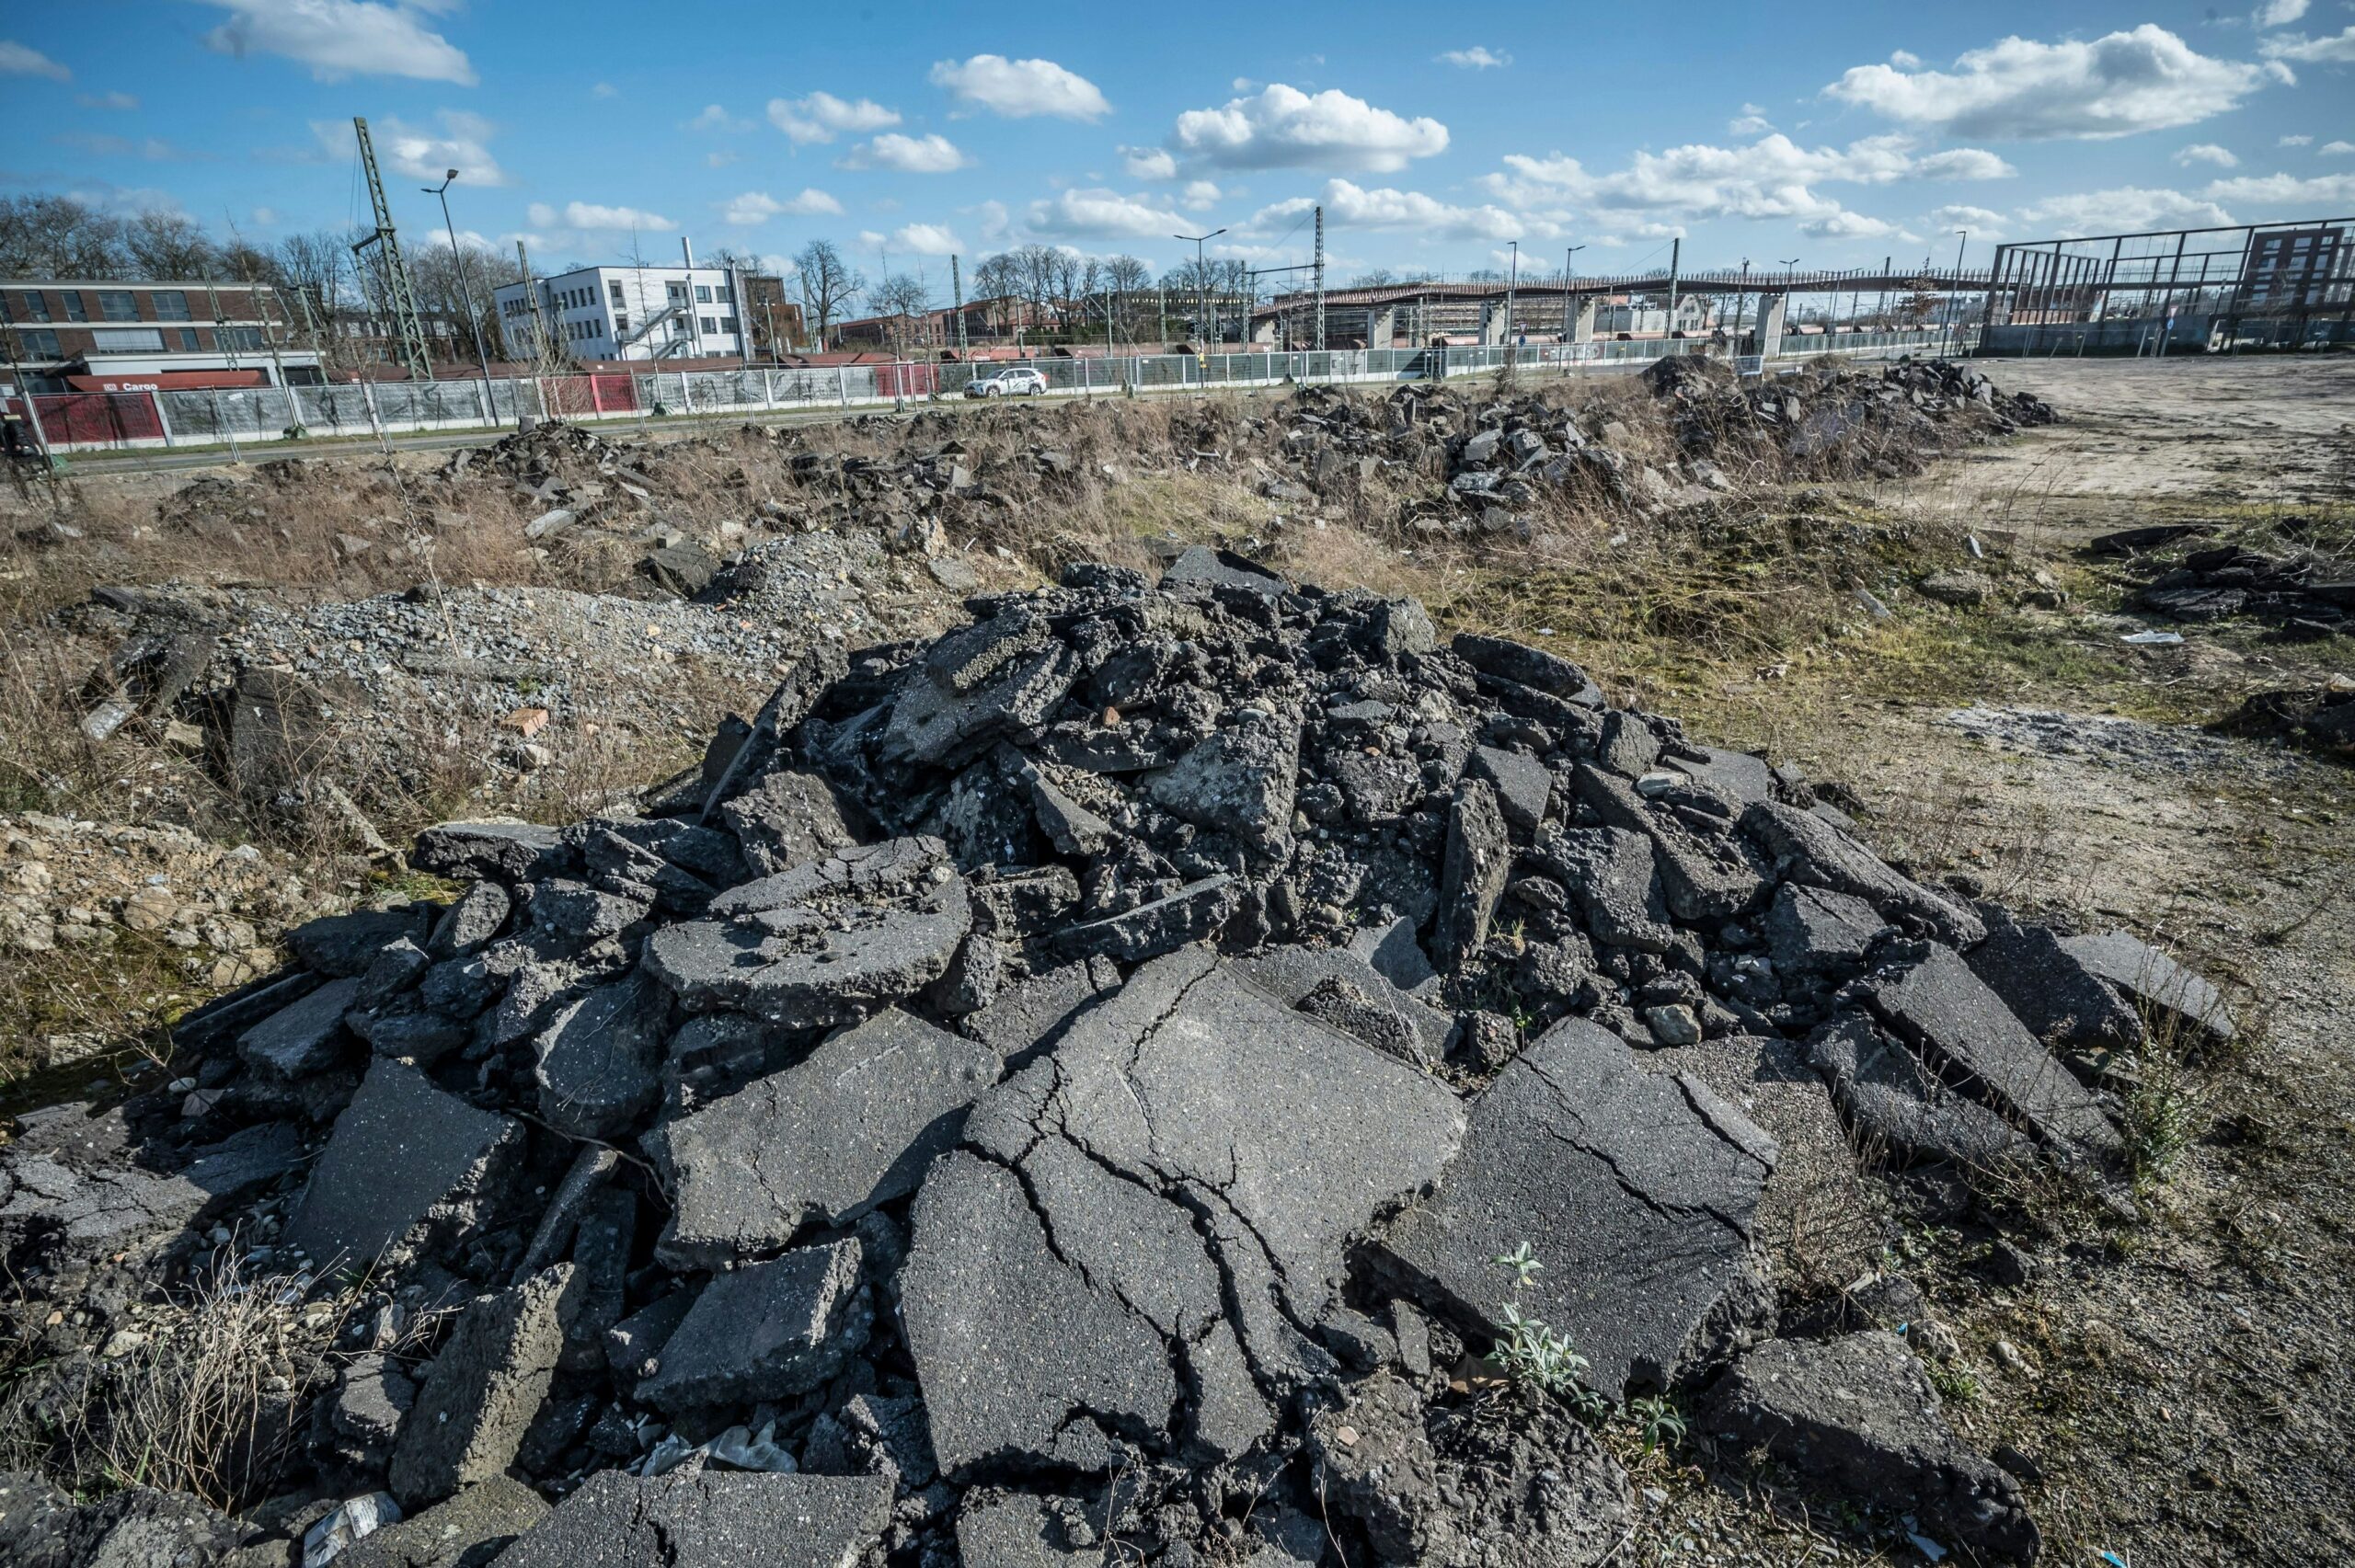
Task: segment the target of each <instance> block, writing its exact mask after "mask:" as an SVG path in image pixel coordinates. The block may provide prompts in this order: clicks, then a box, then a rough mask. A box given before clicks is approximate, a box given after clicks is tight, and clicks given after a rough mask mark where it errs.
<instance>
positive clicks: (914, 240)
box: [891, 223, 965, 256]
mask: <svg viewBox="0 0 2355 1568" xmlns="http://www.w3.org/2000/svg"><path fill="white" fill-rule="evenodd" d="M891 248H892V249H893V250H908V251H913V252H914V253H915V254H916V255H918V256H951V255H954V254H955V253H957V252H958V251H960V250H962V249H964V248H965V247H964V246H962V245H959V243H958V241H957V236H956V235H954V234H951V233H950V232H949V231H948V229H947V228H945V227H943V226H942V225H941V224H938V223H909V224H907V225H906V226H904V227H902V228H900V229H897V230H895V231H893V233H892V235H891Z"/></svg>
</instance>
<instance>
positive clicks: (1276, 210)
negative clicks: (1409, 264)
mask: <svg viewBox="0 0 2355 1568" xmlns="http://www.w3.org/2000/svg"><path fill="white" fill-rule="evenodd" d="M1319 201H1321V203H1322V205H1323V206H1324V208H1325V223H1326V225H1327V227H1328V228H1342V229H1413V230H1416V231H1417V232H1419V233H1420V234H1424V235H1431V236H1433V237H1435V238H1441V239H1482V240H1509V239H1522V238H1524V237H1527V236H1529V235H1533V234H1534V235H1551V234H1552V232H1553V225H1552V223H1550V222H1548V221H1546V220H1545V219H1542V218H1541V219H1533V218H1530V217H1527V216H1524V215H1522V214H1521V213H1517V212H1507V211H1506V210H1505V209H1504V208H1502V207H1498V206H1494V205H1488V204H1484V205H1481V206H1477V207H1461V206H1457V205H1455V204H1453V203H1452V202H1447V201H1442V200H1439V199H1438V198H1437V197H1433V196H1427V195H1425V194H1424V193H1423V192H1421V191H1419V190H1399V189H1395V188H1392V187H1389V186H1383V187H1379V188H1377V189H1366V188H1364V187H1363V186H1360V185H1355V184H1352V183H1351V182H1350V181H1349V180H1346V179H1333V180H1327V182H1326V184H1325V191H1324V194H1323V196H1322V197H1321V198H1319V199H1318V200H1310V199H1309V198H1307V197H1305V196H1296V197H1293V198H1292V200H1287V201H1278V202H1276V203H1274V204H1273V205H1271V206H1267V207H1262V208H1260V209H1259V211H1258V212H1254V213H1253V214H1252V215H1251V218H1250V222H1249V223H1247V224H1246V228H1247V229H1250V230H1254V231H1257V232H1258V233H1262V234H1265V233H1268V232H1269V231H1271V230H1273V229H1275V228H1276V227H1277V226H1278V225H1280V224H1289V223H1296V222H1297V221H1298V220H1299V219H1300V218H1301V217H1302V216H1304V214H1305V213H1306V212H1308V210H1309V209H1310V208H1311V207H1313V206H1315V205H1318V204H1319Z"/></svg>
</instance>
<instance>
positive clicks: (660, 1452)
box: [638, 1421, 799, 1476]
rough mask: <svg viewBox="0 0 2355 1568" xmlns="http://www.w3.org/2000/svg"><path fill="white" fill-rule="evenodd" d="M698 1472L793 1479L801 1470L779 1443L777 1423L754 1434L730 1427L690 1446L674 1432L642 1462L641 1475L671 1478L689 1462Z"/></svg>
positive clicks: (745, 1428) (747, 1429)
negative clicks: (712, 1469) (766, 1473)
mask: <svg viewBox="0 0 2355 1568" xmlns="http://www.w3.org/2000/svg"><path fill="white" fill-rule="evenodd" d="M690 1459H693V1460H695V1461H696V1468H697V1469H701V1468H703V1467H704V1466H706V1465H710V1466H716V1467H718V1469H721V1470H752V1471H772V1472H774V1473H776V1474H779V1475H790V1474H792V1473H793V1472H794V1471H796V1470H797V1469H798V1468H799V1467H798V1466H797V1465H796V1464H795V1463H794V1462H793V1456H792V1455H791V1454H789V1453H787V1451H786V1450H785V1449H784V1448H782V1447H781V1446H780V1445H779V1444H778V1443H777V1441H776V1423H775V1422H774V1421H772V1422H770V1423H769V1424H768V1425H765V1426H764V1427H762V1428H761V1429H760V1430H759V1431H758V1432H754V1431H753V1430H752V1429H751V1428H750V1427H746V1426H730V1427H729V1429H728V1430H727V1431H725V1432H722V1433H721V1434H719V1436H717V1437H713V1438H711V1439H709V1440H708V1441H706V1442H703V1443H698V1444H693V1445H690V1444H689V1443H688V1442H687V1440H686V1439H685V1438H684V1437H682V1436H679V1435H678V1434H677V1433H675V1432H673V1433H672V1434H671V1435H670V1436H667V1437H665V1438H663V1439H662V1440H661V1442H659V1443H657V1444H655V1445H654V1447H653V1448H652V1449H650V1450H649V1452H648V1454H647V1456H646V1458H645V1459H641V1460H639V1461H638V1474H640V1475H649V1476H652V1475H668V1474H669V1473H670V1472H671V1471H674V1470H677V1469H678V1468H679V1467H680V1466H682V1465H684V1464H685V1463H686V1462H687V1461H688V1460H690Z"/></svg>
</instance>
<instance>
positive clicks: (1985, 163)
mask: <svg viewBox="0 0 2355 1568" xmlns="http://www.w3.org/2000/svg"><path fill="white" fill-rule="evenodd" d="M1917 145H1918V144H1917V143H1916V142H1915V140H1914V139H1913V137H1911V136H1907V135H1903V134H1888V135H1880V136H1867V137H1866V138H1864V139H1862V140H1861V141H1856V142H1852V143H1848V144H1847V145H1846V146H1844V147H1802V146H1800V145H1799V144H1798V143H1796V142H1794V141H1792V140H1791V139H1790V138H1789V137H1787V136H1785V135H1782V134H1780V133H1779V132H1778V133H1776V134H1775V135H1772V136H1766V137H1763V138H1761V139H1760V140H1758V141H1756V142H1753V143H1750V144H1749V145H1748V146H1742V147H1718V146H1712V145H1709V144H1707V143H1694V144H1691V145H1688V146H1683V147H1671V148H1669V149H1668V150H1666V151H1665V152H1660V153H1650V152H1639V153H1637V154H1636V155H1635V156H1634V157H1633V158H1632V159H1631V160H1629V162H1628V164H1627V165H1626V167H1624V168H1620V169H1616V170H1613V171H1609V172H1604V173H1597V172H1595V171H1593V170H1590V169H1588V168H1587V167H1586V166H1584V165H1582V164H1580V162H1579V160H1578V159H1576V158H1572V157H1565V156H1563V155H1560V154H1555V155H1550V156H1547V157H1543V158H1539V157H1532V156H1529V155H1525V154H1519V153H1516V154H1512V155H1509V156H1507V157H1506V159H1505V160H1504V162H1505V168H1504V170H1503V171H1502V172H1499V173H1493V174H1488V175H1484V176H1483V177H1481V184H1482V185H1483V186H1484V187H1485V188H1486V189H1488V193H1489V194H1490V195H1491V196H1493V197H1495V198H1497V199H1498V200H1499V201H1501V202H1503V203H1504V204H1505V205H1506V206H1507V207H1510V208H1511V209H1513V210H1514V211H1516V212H1524V213H1555V214H1558V213H1561V212H1566V211H1567V210H1568V209H1572V208H1577V209H1580V210H1582V211H1584V212H1586V213H1588V214H1589V215H1590V216H1591V217H1592V216H1595V215H1601V216H1602V217H1603V218H1606V219H1607V218H1609V217H1611V216H1613V215H1615V214H1622V213H1632V214H1636V215H1637V216H1648V217H1652V218H1655V219H1663V220H1665V219H1670V218H1680V217H1690V218H1752V219H1767V220H1783V221H1787V222H1792V223H1798V224H1799V225H1800V226H1801V227H1802V228H1804V229H1806V230H1807V232H1809V233H1813V234H1821V235H1862V234H1865V233H1867V232H1874V233H1891V234H1894V233H1897V232H1900V231H1898V230H1897V229H1896V227H1895V226H1894V225H1889V226H1888V227H1886V228H1885V229H1882V230H1877V231H1874V230H1869V229H1868V225H1870V224H1872V223H1879V222H1880V220H1878V219H1870V218H1866V217H1864V216H1862V215H1861V214H1857V213H1855V212H1850V211H1849V210H1848V209H1847V208H1846V207H1845V206H1844V205H1843V204H1842V203H1841V202H1840V201H1839V200H1836V199H1834V198H1832V197H1831V196H1827V195H1825V194H1823V192H1822V191H1821V190H1820V189H1817V188H1818V187H1819V186H1822V185H1829V184H1846V185H1863V186H1874V187H1880V186H1889V185H1893V184H1896V183H1898V182H1900V181H1910V180H1922V179H1998V178H2003V177H2007V176H2009V175H2011V174H2012V173H2013V172H2014V171H2013V169H2012V167H2011V166H2010V165H2009V164H2006V163H2005V162H2004V160H2003V159H2001V158H1999V157H1996V156H1995V155H1993V154H1992V153H1987V152H1983V151H1982V150H1980V149H1978V148H1975V147H1956V148H1948V149H1947V150H1945V151H1943V152H1936V153H1931V154H1927V155H1922V154H1918V153H1917V152H1916V147H1917Z"/></svg>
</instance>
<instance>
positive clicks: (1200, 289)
mask: <svg viewBox="0 0 2355 1568" xmlns="http://www.w3.org/2000/svg"><path fill="white" fill-rule="evenodd" d="M1224 233H1226V231H1225V230H1224V229H1212V231H1211V232H1210V233H1208V234H1206V235H1170V236H1169V237H1170V238H1171V239H1175V240H1184V241H1186V242H1188V243H1189V244H1190V245H1192V246H1193V247H1194V335H1195V336H1196V337H1198V338H1199V337H1200V336H1201V335H1202V323H1203V322H1204V321H1205V320H1206V319H1207V318H1208V316H1209V313H1210V307H1209V304H1208V303H1207V299H1206V292H1205V291H1206V286H1207V284H1208V283H1209V281H1210V270H1209V264H1208V263H1206V262H1205V261H1203V259H1202V246H1203V245H1204V244H1205V243H1206V242H1208V241H1211V240H1214V239H1216V238H1218V236H1219V235H1223V234H1224ZM1196 351H1197V352H1200V349H1197V350H1196Z"/></svg>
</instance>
